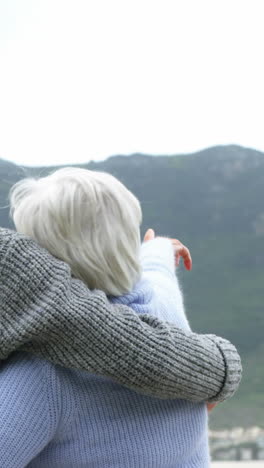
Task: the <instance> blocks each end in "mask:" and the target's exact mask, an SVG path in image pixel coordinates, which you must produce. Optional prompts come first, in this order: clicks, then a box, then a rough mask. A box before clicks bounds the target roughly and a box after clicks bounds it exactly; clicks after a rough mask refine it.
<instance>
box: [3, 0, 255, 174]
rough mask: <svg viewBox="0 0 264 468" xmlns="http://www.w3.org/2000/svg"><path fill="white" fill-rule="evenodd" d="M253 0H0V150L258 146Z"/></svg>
mask: <svg viewBox="0 0 264 468" xmlns="http://www.w3.org/2000/svg"><path fill="white" fill-rule="evenodd" d="M263 18H264V1H263V0H179V1H178V0H91V1H89V0H23V1H21V0H0V157H2V158H4V159H9V160H11V161H14V162H16V163H18V164H26V165H43V164H48V165H50V164H63V163H66V164H67V163H73V162H76V163H80V162H87V161H89V160H90V159H93V160H97V159H104V158H106V157H108V156H110V155H113V154H117V153H119V154H121V153H122V154H127V153H132V152H137V151H140V152H145V153H154V154H164V153H167V154H168V153H174V154H175V153H182V152H191V151H196V150H199V149H202V148H204V147H207V146H212V145H216V144H228V143H236V144H240V145H244V146H249V147H253V148H256V149H260V150H262V151H264V128H263V120H264V65H263V63H264V58H263V57H264V27H263Z"/></svg>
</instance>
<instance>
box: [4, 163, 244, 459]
mask: <svg viewBox="0 0 264 468" xmlns="http://www.w3.org/2000/svg"><path fill="white" fill-rule="evenodd" d="M10 201H11V213H12V216H13V220H14V223H15V226H16V229H17V231H18V232H19V233H21V234H24V235H26V236H30V237H31V238H33V239H35V240H36V241H37V242H38V244H40V245H41V246H42V247H44V248H45V249H47V250H48V251H49V252H50V253H51V254H52V255H53V256H54V257H56V258H57V259H58V263H57V264H56V265H57V268H58V269H59V268H61V278H62V279H63V273H64V270H63V267H62V262H61V260H63V261H64V262H66V263H67V264H68V265H69V267H70V272H71V275H72V276H73V277H74V278H75V281H76V282H75V283H73V287H72V289H65V287H64V286H65V285H63V287H61V289H60V303H61V304H60V305H61V306H62V307H61V309H62V308H63V304H64V300H65V299H64V294H65V292H67V294H68V295H69V296H72V294H73V295H74V293H75V292H76V291H75V289H76V287H78V288H79V291H80V294H81V293H83V297H84V292H83V290H82V289H80V284H81V282H80V280H82V281H83V283H84V284H86V285H87V286H88V288H89V290H94V289H100V290H102V291H104V292H105V293H106V294H107V296H108V297H109V299H110V301H111V302H112V303H113V304H121V305H123V306H124V305H125V306H129V307H131V308H132V309H133V310H134V311H135V312H136V313H138V314H144V316H146V315H148V314H151V315H152V316H154V317H157V318H158V319H163V320H166V321H168V322H172V323H175V326H174V327H173V326H171V330H174V329H176V327H177V329H178V328H181V329H183V330H185V334H184V333H183V334H182V335H181V337H182V342H181V348H183V354H182V356H184V355H186V354H188V337H189V336H192V333H191V332H190V328H189V324H188V321H187V319H186V316H185V314H184V308H183V301H182V296H181V292H180V289H179V285H178V280H177V277H176V276H175V265H174V262H175V252H176V260H177V261H178V256H179V254H183V255H185V256H186V259H185V260H186V262H185V263H186V266H187V267H189V266H190V257H189V255H188V251H187V250H186V249H185V248H184V247H183V246H182V245H181V244H180V243H177V242H174V243H173V242H172V241H171V240H169V239H165V238H156V239H152V240H150V241H148V242H146V243H144V244H143V245H142V247H141V245H140V234H139V226H140V222H141V209H140V205H139V202H138V200H137V199H136V198H135V197H134V195H133V194H132V193H131V192H129V191H128V190H127V189H126V188H125V187H124V186H123V185H122V184H121V183H120V182H119V181H118V180H117V179H115V178H114V177H112V176H110V175H109V174H104V173H98V172H92V171H87V170H84V169H77V168H66V169H61V170H58V171H56V172H54V173H53V174H51V175H50V176H48V177H44V178H42V179H39V180H34V179H26V180H23V181H20V182H19V183H17V184H16V185H15V186H14V187H13V189H12V191H11V197H10ZM147 237H153V234H152V233H151V232H149V233H148V235H147ZM22 239H23V237H22ZM23 240H24V243H25V242H26V238H25V239H23ZM173 244H174V245H173ZM174 247H175V248H174ZM179 247H180V249H179ZM36 252H37V251H36ZM5 254H6V255H7V254H8V248H7V249H6V251H5ZM16 257H18V255H17V252H16V253H15V254H14V257H13V260H14V259H16ZM42 257H43V259H44V258H45V256H44V255H43V253H42ZM39 258H41V255H40V256H39ZM17 261H18V260H17ZM47 263H48V260H47ZM63 265H64V264H63ZM8 266H9V268H12V267H11V262H9V263H7V266H6V270H7V268H8ZM40 267H41V268H44V269H45V267H46V265H45V264H44V265H40ZM26 268H27V267H26V262H25V269H26ZM47 271H48V270H47ZM6 274H7V275H8V273H6ZM48 281H49V287H50V291H51V293H50V294H51V295H50V297H52V298H53V296H54V295H52V294H53V291H54V289H57V288H60V285H59V284H56V287H55V286H54V281H53V277H52V273H51V277H50V278H49V280H48ZM8 284H9V287H10V282H9V283H8ZM83 287H84V286H83ZM11 288H12V286H11ZM34 288H35V289H38V291H41V293H42V294H41V295H40V298H39V302H38V304H37V306H38V315H41V314H45V313H47V312H49V311H50V309H49V308H47V303H48V302H51V306H52V305H53V306H54V307H55V308H56V307H58V303H56V304H55V303H54V304H53V301H52V299H50V301H48V300H47V298H46V296H45V295H46V287H45V288H43V285H42V283H41V282H39V281H38V277H36V278H35V284H34ZM13 289H14V290H13V293H14V296H15V297H16V299H17V298H19V292H18V293H17V291H16V288H13ZM44 291H45V295H44ZM31 293H32V291H31V290H30V289H28V295H26V294H25V296H23V298H24V299H25V300H26V298H27V297H28V300H26V304H25V305H24V307H28V308H29V309H30V310H33V308H32V294H31ZM16 294H17V296H16ZM20 294H21V295H22V293H21V292H20ZM97 297H98V296H97ZM99 298H100V295H99ZM9 300H10V302H9V306H10V308H9V312H10V315H12V311H13V308H14V307H15V303H14V304H13V302H12V297H11V296H10V297H9ZM75 300H76V301H77V302H78V308H79V309H81V310H82V307H83V302H82V296H81V295H80V298H79V300H78V298H76V297H75ZM41 305H42V307H43V308H42V309H41ZM85 306H86V307H87V303H86V305H85ZM99 308H100V300H98V315H99V316H100V311H99ZM34 310H35V311H36V307H35V309H34ZM70 312H72V309H71V311H70ZM70 312H69V315H68V321H69V322H70V324H71V323H75V324H76V329H74V330H72V333H73V335H72V341H69V342H68V343H64V348H63V350H64V353H66V352H67V348H69V347H72V348H73V350H74V348H75V346H76V347H77V345H76V344H75V343H78V340H79V337H80V335H81V333H82V331H81V330H82V328H85V315H84V314H82V315H78V318H77V319H76V320H73V321H72V316H71V313H70ZM21 316H22V312H21ZM17 317H18V323H19V327H20V328H19V327H18V330H17V336H18V340H19V337H20V335H21V328H23V327H24V319H25V315H23V321H21V320H20V321H19V314H18V315H17ZM119 318H120V335H123V337H124V340H126V339H127V336H130V337H131V339H133V342H134V346H135V347H136V348H137V354H135V356H138V359H140V352H141V350H142V353H144V355H145V351H144V342H142V340H141V336H140V335H139V336H137V329H136V328H135V329H134V333H133V332H132V333H131V330H130V332H128V331H127V330H126V328H125V327H124V324H125V322H123V321H122V320H121V315H120V316H119ZM5 319H6V320H7V315H6V316H5ZM56 320H57V321H59V315H57V316H56ZM56 320H55V319H54V316H53V315H52V314H50V315H48V320H47V324H46V325H47V328H48V329H49V333H50V334H51V338H50V339H51V343H50V350H49V353H48V350H47V348H48V347H49V346H48V344H47V342H46V328H45V326H43V323H42V333H43V346H42V347H41V346H39V347H38V346H36V343H35V342H34V335H32V342H31V343H30V344H29V345H28V348H25V350H26V351H31V352H34V351H35V354H39V355H43V356H44V355H45V352H46V354H49V356H48V357H49V360H50V361H51V360H55V361H57V362H58V360H59V362H63V356H62V355H63V354H64V353H63V351H62V350H61V355H60V357H59V358H58V352H57V353H56V346H55V345H54V342H56V339H57V335H58V336H59V337H60V335H59V333H58V329H59V326H58V323H57V322H56ZM63 320H65V317H63ZM152 320H153V321H154V322H155V318H154V319H152ZM35 321H36V314H35V315H34V314H33V313H32V314H29V315H28V317H27V320H26V322H27V324H30V325H31V326H32V327H33V326H35ZM94 321H95V329H96V325H98V324H99V322H96V321H97V314H96V313H95V314H94ZM51 322H52V323H53V325H52V327H51V328H50V323H51ZM135 323H137V322H135ZM156 323H157V326H159V322H158V321H157V322H156ZM64 324H65V327H67V325H66V322H65V321H64ZM100 326H101V327H102V331H101V330H99V333H100V332H102V335H104V333H103V328H104V327H106V328H107V326H108V324H107V322H106V323H105V324H104V323H102V321H101V322H100ZM13 329H14V324H13V323H11V324H10V322H9V324H8V327H6V328H5V333H6V337H8V333H9V334H10V333H12V330H13ZM32 329H33V328H32ZM164 330H166V327H165V328H163V329H161V332H162V333H164ZM31 331H32V330H31ZM126 333H129V335H126ZM95 335H96V338H97V339H98V336H100V335H98V333H97V334H96V332H95ZM163 336H164V361H166V362H168V363H169V361H170V356H168V355H169V354H170V351H171V348H170V347H168V343H167V340H168V336H167V335H166V334H164V335H163ZM184 337H185V338H186V347H184ZM155 338H156V337H155V334H154V339H153V345H154V347H155ZM58 339H59V338H58ZM92 339H93V337H92V336H91V340H92ZM193 339H194V341H197V336H195V337H193ZM210 339H211V340H212V341H213V337H211V338H210ZM121 341H122V340H120V350H121V351H120V354H119V360H117V361H116V362H115V363H113V366H120V367H122V366H123V361H125V356H124V355H123V350H122V343H121ZM117 343H118V341H117ZM156 343H157V346H160V342H159V341H158V340H157V341H156ZM227 343H228V342H225V340H219V341H218V346H221V344H222V345H223V350H224V352H225V357H226V358H227V360H228V357H229V360H230V362H229V364H228V365H227V367H225V371H224V372H223V369H222V368H221V366H220V365H219V367H218V373H219V380H220V381H222V384H221V388H220V392H219V394H220V393H221V390H222V387H223V380H226V378H227V377H228V378H229V385H231V386H232V388H233V391H234V390H235V388H236V387H237V385H238V382H239V380H240V374H241V367H240V361H239V357H238V355H237V354H236V352H235V350H234V349H233V348H232V346H231V345H230V346H229V345H228V344H227ZM3 344H4V341H3ZM21 344H24V343H23V342H22V343H21ZM94 346H95V348H96V347H97V346H98V349H100V343H99V342H98V343H97V342H96V341H95V342H94ZM109 347H112V342H111V339H109ZM117 347H118V344H117ZM154 347H153V353H154V354H155V349H154ZM22 349H23V348H22ZM198 349H200V352H201V353H202V354H203V352H204V349H203V347H202V346H201V343H199V340H198V348H197V350H198ZM52 350H53V351H54V353H55V354H56V359H53V357H52ZM81 351H82V353H84V354H85V350H81ZM138 351H139V352H138ZM228 353H229V354H228ZM7 354H8V352H7ZM80 354H81V353H80V349H78V351H77V350H76V355H77V356H80ZM99 354H100V353H99V351H98V356H99ZM117 355H118V353H117ZM94 356H95V357H96V353H95V355H94ZM106 358H107V359H109V358H108V357H107V352H106ZM175 358H176V356H175ZM80 359H81V358H80ZM98 359H99V358H98ZM185 360H186V357H185ZM209 360H210V357H209ZM50 361H48V360H46V359H43V358H40V357H37V356H36V355H35V356H34V355H31V354H28V353H27V352H23V351H20V352H17V353H15V354H14V355H12V356H11V357H9V359H8V360H7V362H6V364H5V365H4V366H2V371H1V378H0V409H1V411H0V427H1V429H0V436H1V437H0V439H1V444H0V462H1V466H5V467H6V468H8V467H10V468H11V467H12V468H15V467H22V466H30V467H34V466H36V467H38V468H41V467H49V466H50V467H54V468H56V467H65V468H67V467H84V466H87V467H88V466H93V467H123V468H124V467H206V466H209V451H208V436H207V410H206V405H205V403H197V402H196V403H194V402H190V401H186V400H181V399H174V400H161V399H158V398H153V397H148V396H144V395H140V394H139V393H136V392H134V391H132V390H130V389H128V388H126V387H124V386H121V385H119V384H117V383H115V382H114V381H113V380H112V379H109V378H105V377H102V376H98V375H94V374H91V373H88V372H84V371H81V370H73V369H69V367H76V365H74V366H71V365H70V361H68V365H67V367H62V366H58V365H55V364H52V363H51V362H50ZM231 361H232V362H231ZM98 362H100V363H101V362H102V361H101V360H100V361H98ZM98 362H97V363H94V364H93V366H91V369H95V368H96V370H97V374H99V373H101V374H104V373H105V374H106V375H107V372H104V371H102V370H101V372H100V365H99V363H98ZM185 362H186V361H185ZM204 362H207V361H206V360H204ZM149 365H150V364H149V362H148V360H147V359H145V362H144V366H145V367H148V366H149ZM104 366H105V363H104ZM79 367H80V368H82V367H83V365H82V363H80V364H79ZM195 367H196V362H194V361H192V360H190V362H189V366H185V373H187V374H192V373H193V372H194V373H195V372H196V369H195ZM227 368H228V369H229V371H228V375H226V371H227ZM208 369H209V368H205V369H204V371H203V381H204V386H207V387H209V389H210V387H211V392H214V385H215V379H212V378H211V376H210V372H209V371H208ZM109 375H111V373H109ZM138 377H139V380H140V375H139V376H138ZM174 377H175V376H173V375H172V376H171V381H172V382H173V381H174ZM232 379H233V381H232ZM119 380H120V381H121V380H122V379H119ZM231 381H232V383H230V382H231ZM126 383H127V382H126ZM130 386H131V387H132V386H133V385H132V384H131V382H130ZM201 386H202V384H201ZM135 388H136V385H135ZM138 389H139V390H140V391H142V388H141V389H140V388H138ZM197 392H198V393H199V391H198V390H197ZM186 393H188V385H187V386H186ZM194 393H195V391H194ZM209 395H210V390H209ZM223 395H224V391H223ZM223 395H222V396H223ZM181 396H184V391H183V392H182V394H181ZM197 399H199V398H197ZM194 400H195V398H194ZM219 400H221V398H219ZM215 401H217V399H216V400H215Z"/></svg>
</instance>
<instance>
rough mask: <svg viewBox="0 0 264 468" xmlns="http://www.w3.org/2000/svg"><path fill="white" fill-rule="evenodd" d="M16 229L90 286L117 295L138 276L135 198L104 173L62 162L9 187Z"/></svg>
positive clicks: (139, 215) (138, 217)
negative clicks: (43, 174) (49, 169)
mask: <svg viewBox="0 0 264 468" xmlns="http://www.w3.org/2000/svg"><path fill="white" fill-rule="evenodd" d="M9 200H10V216H11V218H12V219H13V222H14V224H15V227H16V229H17V231H18V232H20V233H22V234H25V235H27V236H30V237H32V238H33V239H35V240H36V241H37V242H38V243H39V244H40V245H41V246H43V247H45V248H46V249H47V250H48V251H49V252H50V253H51V254H52V255H54V256H55V257H57V258H59V259H61V260H63V261H65V262H66V263H68V264H69V265H70V267H71V271H72V274H73V276H75V277H76V278H79V279H81V280H83V281H84V282H85V283H86V284H87V286H88V287H89V288H90V289H101V290H102V291H104V292H105V293H106V294H108V295H113V296H118V295H122V294H124V293H126V292H129V291H131V290H132V289H133V286H134V285H135V283H136V282H137V280H138V279H139V277H140V273H141V268H140V261H139V253H140V231H139V226H140V223H141V219H142V213H141V207H140V203H139V201H138V199H137V198H136V197H135V196H134V195H133V194H132V193H131V192H130V191H129V190H128V189H127V188H126V187H125V186H124V185H123V184H122V183H121V182H119V180H117V179H116V178H115V177H113V176H112V175H110V174H107V173H104V172H96V171H90V170H87V169H81V168H74V167H66V168H63V169H59V170H57V171H55V172H53V173H51V174H50V175H48V176H46V177H42V178H26V179H23V180H20V181H19V182H17V183H16V184H15V185H14V186H13V187H12V188H11V190H10V193H9Z"/></svg>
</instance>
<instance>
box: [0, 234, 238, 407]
mask: <svg viewBox="0 0 264 468" xmlns="http://www.w3.org/2000/svg"><path fill="white" fill-rule="evenodd" d="M0 300H1V307H0V359H2V360H3V359H6V358H7V357H8V356H9V355H10V354H11V353H12V352H13V351H15V350H18V349H20V350H22V351H27V352H30V353H34V354H35V355H38V356H41V357H44V358H46V359H48V360H50V361H52V362H54V363H57V364H60V365H62V366H64V367H70V368H75V369H80V370H86V371H89V372H92V373H95V374H99V375H103V376H108V377H111V378H112V379H114V380H115V381H116V382H119V383H121V384H123V385H125V386H126V387H129V388H131V389H134V390H136V391H138V392H141V393H145V394H148V395H151V396H155V397H159V398H184V399H187V400H192V401H203V400H207V401H210V402H216V401H223V400H225V399H227V398H229V397H230V396H232V395H233V393H234V392H235V391H236V389H237V388H238V385H239V382H240V379H241V361H240V358H239V355H238V353H237V351H236V349H235V347H234V346H233V345H232V344H231V343H230V342H229V341H227V340H224V339H222V338H219V337H217V336H214V335H198V334H195V333H192V332H186V331H185V332H184V331H182V330H180V329H178V328H177V327H175V325H172V324H169V323H166V322H161V321H159V320H157V319H155V318H152V317H150V316H149V315H141V316H139V315H137V314H136V313H134V312H133V311H132V310H131V309H129V308H128V307H125V306H121V305H111V304H110V303H109V302H108V300H107V298H106V296H105V294H104V293H102V292H100V291H90V290H89V289H88V288H87V287H86V286H85V285H84V284H83V283H82V282H81V281H80V280H77V279H74V278H72V276H71V270H70V267H69V266H68V265H67V264H65V263H64V262H62V261H60V260H58V259H56V258H54V257H52V256H51V255H50V254H49V253H48V252H47V251H46V250H45V249H43V248H41V247H40V246H39V245H38V244H37V243H36V242H35V241H33V240H32V239H29V238H28V237H25V236H23V235H20V234H18V233H16V232H13V231H11V230H8V229H2V228H0Z"/></svg>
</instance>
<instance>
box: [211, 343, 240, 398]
mask: <svg viewBox="0 0 264 468" xmlns="http://www.w3.org/2000/svg"><path fill="white" fill-rule="evenodd" d="M207 337H208V338H209V339H211V340H212V341H213V342H214V343H215V344H216V346H217V347H218V349H219V351H220V352H221V354H222V357H223V360H224V364H225V380H224V383H223V386H222V388H221V390H220V392H218V394H217V395H215V396H214V397H212V398H210V399H209V400H208V402H210V403H214V402H220V401H224V400H227V399H228V398H230V397H231V396H233V395H234V393H235V392H236V390H237V389H238V386H239V383H240V381H241V377H242V364H241V359H240V356H239V354H238V352H237V349H236V348H235V346H234V345H232V343H230V342H229V341H228V340H225V339H224V338H221V337H218V336H215V335H207Z"/></svg>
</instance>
